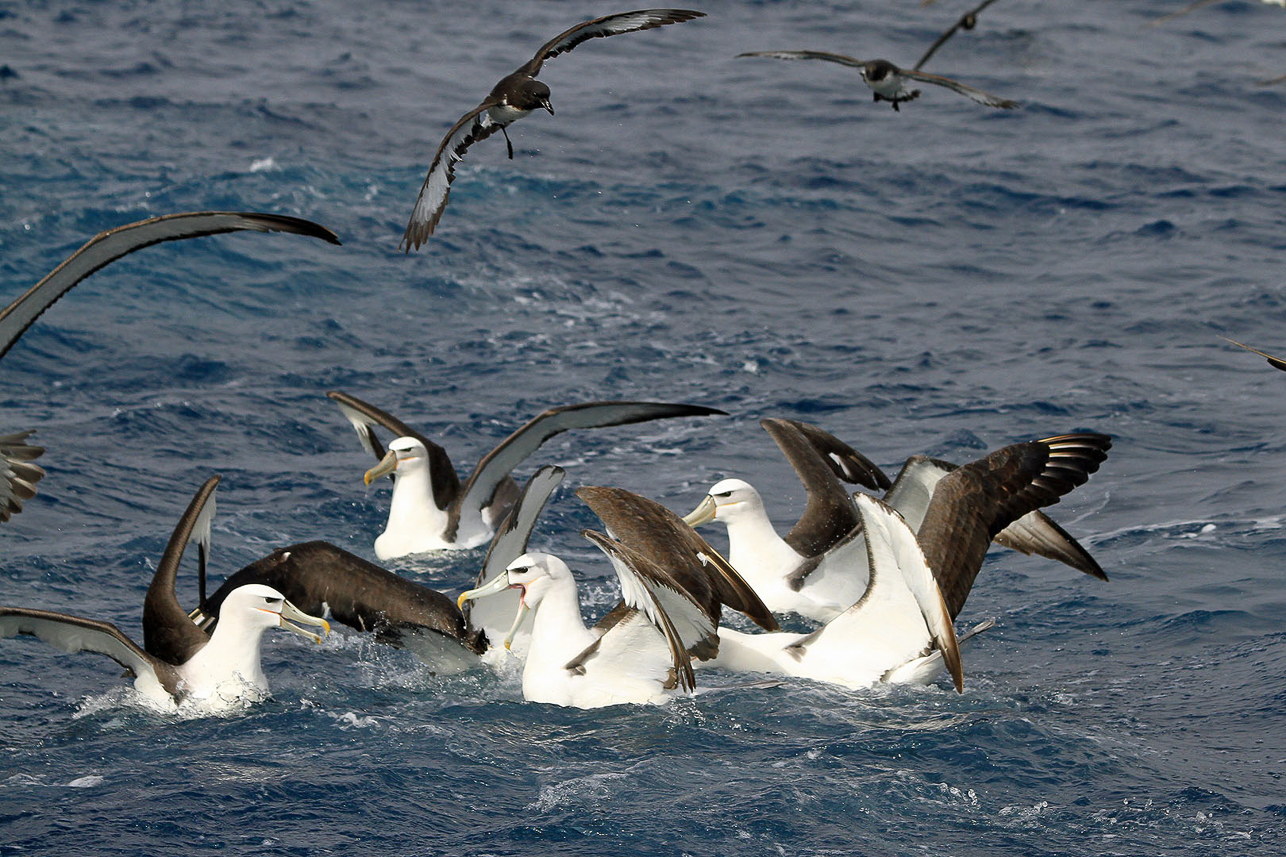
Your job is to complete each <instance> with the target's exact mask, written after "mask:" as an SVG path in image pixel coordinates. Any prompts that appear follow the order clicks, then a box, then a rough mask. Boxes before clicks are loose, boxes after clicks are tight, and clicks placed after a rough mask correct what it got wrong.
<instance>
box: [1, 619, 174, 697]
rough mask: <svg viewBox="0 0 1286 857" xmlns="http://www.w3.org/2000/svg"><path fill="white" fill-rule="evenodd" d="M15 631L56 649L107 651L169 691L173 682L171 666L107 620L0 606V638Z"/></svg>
mask: <svg viewBox="0 0 1286 857" xmlns="http://www.w3.org/2000/svg"><path fill="white" fill-rule="evenodd" d="M18 634H24V635H26V636H30V637H35V638H36V639H38V640H40V641H41V642H44V643H48V644H49V645H51V646H53V647H54V648H56V649H58V650H59V651H62V652H66V653H68V654H74V653H75V652H96V653H97V654H100V655H106V656H107V657H109V658H111V659H112V660H114V661H116V663H118V664H120V665H121V666H122V667H124V668H125V669H127V670H129V671H130V673H131V674H132V675H133V676H135V677H140V678H145V679H146V678H148V677H150V678H151V679H152V680H153V681H155V682H156V683H157V684H158V685H160V686H162V687H164V688H165V689H166V690H168V691H170V692H171V693H173V692H174V688H175V685H176V681H175V676H174V674H173V670H172V668H169V665H168V664H164V663H162V662H160V661H158V660H157V659H156V658H154V657H152V656H151V655H149V654H148V653H147V652H145V651H143V650H142V649H140V648H139V647H138V644H136V643H135V642H134V641H133V640H131V639H130V638H129V637H127V636H125V635H124V634H123V633H121V630H120V629H119V628H117V627H116V626H115V625H113V624H111V623H110V622H100V621H98V620H95V619H85V618H83V617H81V616H72V615H70V614H67V613H54V612H52V611H49V610H33V609H29V608H26V607H0V638H3V637H13V636H17V635H18Z"/></svg>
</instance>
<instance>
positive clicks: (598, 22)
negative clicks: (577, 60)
mask: <svg viewBox="0 0 1286 857" xmlns="http://www.w3.org/2000/svg"><path fill="white" fill-rule="evenodd" d="M704 17H705V12H694V11H692V10H691V9H640V10H638V11H637V12H618V13H616V14H615V15H604V16H603V17H601V18H595V19H594V20H592V21H582V22H581V23H579V24H577V25H576V26H574V27H572V28H571V29H570V30H564V31H563V32H561V33H559V34H558V35H556V36H554V37H553V38H552V39H550V40H549V41H547V42H545V43H544V44H543V45H541V46H540V50H538V51H536V55H535V56H534V57H532V58H531V59H530V60H528V61H527V62H526V64H525V65H523V66H522V67H521V68H519V69H518V73H520V74H526V75H529V76H531V77H535V76H536V75H537V74H538V73H539V72H540V68H541V66H543V65H544V64H545V60H547V59H552V58H553V57H556V56H558V55H559V54H565V53H567V52H568V51H570V50H571V49H572V48H574V47H576V46H577V45H579V44H580V43H581V42H586V41H589V40H590V39H598V38H602V37H604V36H618V35H620V34H621V33H636V32H638V31H640V30H651V29H654V28H656V27H664V26H665V25H666V24H678V23H681V22H683V21H691V20H692V19H693V18H704Z"/></svg>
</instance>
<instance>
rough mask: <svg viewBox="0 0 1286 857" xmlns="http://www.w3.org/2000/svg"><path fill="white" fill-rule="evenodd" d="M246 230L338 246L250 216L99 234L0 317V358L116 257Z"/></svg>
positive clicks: (302, 225)
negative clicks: (168, 243) (43, 315)
mask: <svg viewBox="0 0 1286 857" xmlns="http://www.w3.org/2000/svg"><path fill="white" fill-rule="evenodd" d="M241 230H249V231H253V232H292V233H294V234H296V235H307V236H309V237H312V238H320V239H322V240H323V241H328V242H330V243H331V244H338V243H339V239H338V238H337V237H335V233H333V232H331V231H330V230H329V229H327V228H326V227H324V226H320V225H318V224H316V223H313V222H312V221H310V220H304V219H303V218H299V217H288V216H286V215H281V214H260V213H258V212H253V211H194V212H187V213H182V214H167V215H164V216H162V217H153V218H152V219H150V220H140V221H139V222H137V223H129V224H126V225H125V226H118V227H116V228H115V229H109V230H107V231H106V232H100V233H99V234H98V235H95V236H94V237H93V238H91V239H89V241H87V242H86V243H85V245H84V246H83V247H81V248H80V249H79V250H77V251H76V252H75V253H73V254H71V255H70V256H68V257H67V258H66V259H65V260H64V261H63V263H62V264H61V265H59V266H58V267H57V268H54V269H53V270H52V271H50V272H49V274H47V275H46V276H45V278H44V279H43V280H41V281H40V282H38V283H36V284H35V285H34V286H32V287H31V288H30V289H28V290H27V292H26V293H25V294H23V295H22V297H20V298H18V299H17V300H16V301H14V302H13V303H11V304H10V305H9V306H8V307H6V308H5V309H4V311H3V312H0V357H3V356H4V355H5V353H6V352H7V351H8V350H9V349H10V348H12V347H13V344H14V343H15V342H17V341H18V338H19V337H20V336H22V334H23V333H25V332H26V330H27V328H29V327H31V325H32V323H33V322H35V320H36V319H37V318H39V317H40V314H41V313H43V312H44V311H45V310H47V309H49V307H50V306H51V305H52V304H53V303H54V301H56V300H58V299H59V298H61V297H62V296H63V295H65V294H66V293H67V292H68V290H70V289H71V288H72V287H73V286H75V285H76V284H77V283H79V282H80V281H81V280H83V279H85V278H86V277H88V276H89V275H90V274H92V273H94V272H95V271H97V270H98V269H99V268H102V267H103V266H105V265H108V264H110V263H112V262H114V261H116V260H117V259H119V258H121V257H122V256H125V255H128V254H130V253H133V252H134V251H135V250H141V249H143V248H144V247H150V246H152V245H153V244H160V243H161V242H163V241H177V240H179V239H184V238H199V237H201V236H203V235H218V234H220V233H223V232H237V231H241Z"/></svg>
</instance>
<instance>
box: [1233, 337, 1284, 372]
mask: <svg viewBox="0 0 1286 857" xmlns="http://www.w3.org/2000/svg"><path fill="white" fill-rule="evenodd" d="M1222 339H1223V340H1224V342H1231V343H1232V344H1233V345H1235V346H1237V347H1238V348H1244V349H1246V350H1247V351H1251V352H1254V353H1255V354H1258V355H1259V356H1260V357H1262V358H1264V359H1265V360H1267V361H1268V365H1269V366H1271V367H1273V368H1274V369H1280V370H1282V371H1283V372H1286V360H1283V359H1281V358H1280V357H1274V356H1273V355H1271V354H1265V353H1264V352H1262V351H1260V350H1259V349H1258V348H1251V347H1250V346H1249V345H1242V344H1241V343H1240V342H1238V341H1237V340H1235V339H1229V338H1228V337H1226V336H1224V337H1222Z"/></svg>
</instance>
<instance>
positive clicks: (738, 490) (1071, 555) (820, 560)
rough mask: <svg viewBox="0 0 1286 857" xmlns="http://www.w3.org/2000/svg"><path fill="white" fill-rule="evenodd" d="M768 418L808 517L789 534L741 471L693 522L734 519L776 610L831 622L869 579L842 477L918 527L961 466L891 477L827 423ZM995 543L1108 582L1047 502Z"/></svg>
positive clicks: (734, 544) (753, 573) (738, 549)
mask: <svg viewBox="0 0 1286 857" xmlns="http://www.w3.org/2000/svg"><path fill="white" fill-rule="evenodd" d="M761 424H762V425H763V426H764V428H765V429H767V430H768V431H769V433H770V434H772V436H773V439H774V440H776V441H777V444H778V446H780V447H781V448H782V451H783V452H785V453H786V456H787V458H789V459H790V461H791V464H792V465H793V466H794V468H795V471H796V473H797V474H798V475H799V477H800V480H801V481H802V482H803V483H804V486H805V488H807V490H808V505H807V507H806V508H805V510H804V515H803V516H802V517H801V518H800V520H799V523H798V524H796V525H795V527H794V528H793V529H792V530H791V532H790V533H789V534H788V535H787V536H786V537H785V538H782V537H781V536H779V535H778V534H777V532H776V530H775V529H774V528H773V525H772V521H771V520H769V518H768V514H767V511H766V510H765V508H764V503H763V499H762V498H761V497H760V495H759V493H758V492H757V491H756V490H755V489H754V488H753V487H752V486H751V485H750V484H749V483H747V482H744V481H742V480H740V479H724V480H722V481H720V482H718V483H716V484H715V485H714V486H712V487H711V488H710V492H709V494H707V496H706V498H705V499H704V500H703V501H702V502H701V503H700V505H698V506H697V508H696V509H694V510H693V511H692V512H690V513H689V514H688V515H687V517H685V518H684V520H685V521H687V522H688V523H689V524H691V525H692V526H699V525H701V524H704V523H707V522H709V521H715V522H717V523H722V524H724V525H725V526H727V528H728V558H729V560H730V561H731V562H732V564H733V565H734V566H735V567H736V568H737V570H738V571H740V572H741V574H742V575H743V576H744V577H745V578H746V579H747V580H748V581H749V582H750V584H751V585H752V586H754V587H755V590H756V591H757V592H758V593H759V594H760V596H761V597H762V598H763V599H764V603H765V604H767V605H768V606H769V607H771V608H772V609H773V610H774V611H778V612H789V611H793V612H796V613H799V614H800V615H802V616H807V617H808V618H810V619H816V620H817V621H819V622H828V621H830V620H831V619H833V618H835V616H837V615H838V614H839V612H842V611H843V610H845V609H847V607H848V606H849V605H851V604H852V603H853V602H854V601H856V600H857V598H859V597H860V596H861V594H862V593H863V592H864V591H865V590H866V584H867V577H866V568H867V561H866V557H865V553H864V551H865V549H866V548H865V543H864V542H863V540H862V539H860V538H855V536H856V534H857V529H856V527H857V526H858V524H857V511H856V509H855V508H854V507H853V505H852V500H851V499H850V498H849V496H848V493H847V491H846V490H845V489H844V488H843V486H841V485H840V484H839V482H838V481H837V480H838V479H842V480H844V481H845V482H850V483H853V484H858V485H862V486H864V487H867V488H877V487H879V488H883V489H885V494H884V501H885V502H886V503H888V504H889V505H890V506H892V507H893V508H894V509H895V510H896V511H897V512H898V513H899V514H901V515H902V517H903V518H904V519H905V520H906V522H907V524H908V525H909V526H910V527H911V529H912V531H918V530H919V528H920V524H921V522H922V521H923V520H924V515H925V510H926V507H927V505H928V503H929V499H930V497H932V495H933V491H934V487H935V486H936V484H937V482H938V480H940V479H941V478H942V477H943V476H944V475H945V474H947V473H949V472H951V471H952V470H954V469H955V468H956V465H955V464H952V463H950V462H946V461H941V460H938V459H933V458H928V457H927V456H923V455H916V456H912V457H910V458H908V459H907V460H906V463H905V464H904V465H903V467H902V470H901V471H900V472H899V473H898V476H897V479H895V480H894V481H893V482H892V483H890V482H889V479H888V477H887V476H885V475H884V473H883V471H881V470H880V469H879V468H878V467H876V466H875V465H874V464H872V463H871V462H870V461H869V460H868V459H866V458H865V457H864V456H862V455H861V454H860V453H858V452H857V451H856V450H854V449H853V448H852V447H850V446H849V445H848V444H846V443H844V442H843V441H841V440H839V439H838V438H836V437H834V436H833V435H831V434H829V433H828V432H826V431H824V430H823V429H821V428H819V427H817V426H814V425H810V424H808V423H802V422H797V421H795V420H764V421H762V423H761ZM995 541H996V543H997V544H999V545H1002V546H1004V547H1008V548H1011V549H1013V550H1017V551H1021V552H1022V553H1025V554H1028V555H1030V554H1036V555H1039V556H1044V557H1047V558H1049V559H1054V560H1057V561H1059V562H1062V563H1064V564H1066V565H1069V566H1071V567H1072V568H1075V569H1077V570H1078V571H1082V572H1084V573H1086V574H1089V575H1091V576H1093V577H1097V578H1099V579H1100V580H1107V575H1106V574H1104V573H1103V570H1102V569H1101V568H1100V567H1099V565H1098V563H1097V562H1095V561H1094V558H1093V557H1091V556H1090V555H1089V553H1088V552H1087V551H1086V550H1085V549H1084V548H1083V547H1081V545H1080V544H1078V543H1077V542H1076V540H1075V539H1074V538H1072V537H1071V536H1070V535H1068V534H1067V532H1066V531H1064V530H1063V528H1062V527H1060V526H1059V525H1058V524H1056V523H1055V522H1054V521H1052V520H1050V519H1049V518H1048V517H1047V516H1046V515H1045V514H1044V513H1043V512H1041V511H1039V510H1036V511H1032V512H1030V513H1028V514H1027V515H1024V516H1023V517H1021V518H1020V519H1018V520H1017V521H1014V522H1013V523H1012V524H1010V525H1009V526H1007V527H1005V528H1004V529H1003V530H1002V531H1001V532H1000V533H998V534H997V535H996V538H995ZM966 594H967V593H966ZM963 606H964V602H963V601H961V602H959V603H956V602H955V601H954V600H953V599H948V607H949V608H950V611H951V616H952V618H955V617H956V616H957V615H959V613H960V609H961V607H963Z"/></svg>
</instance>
